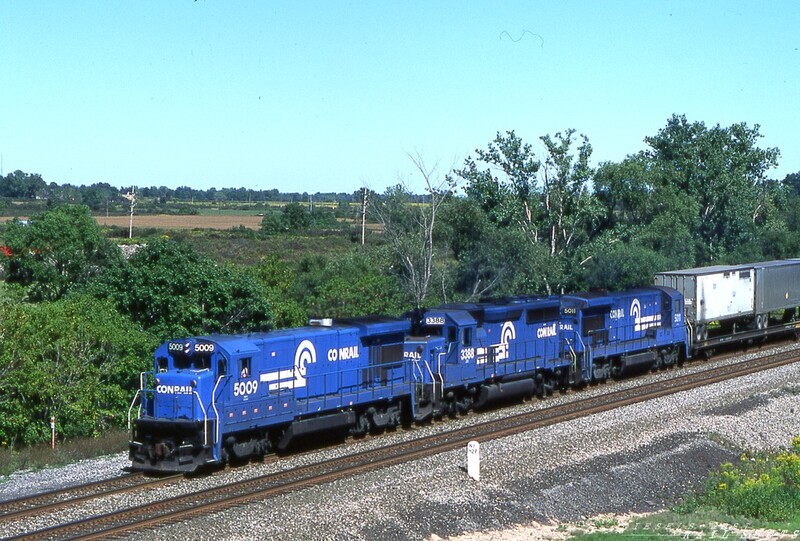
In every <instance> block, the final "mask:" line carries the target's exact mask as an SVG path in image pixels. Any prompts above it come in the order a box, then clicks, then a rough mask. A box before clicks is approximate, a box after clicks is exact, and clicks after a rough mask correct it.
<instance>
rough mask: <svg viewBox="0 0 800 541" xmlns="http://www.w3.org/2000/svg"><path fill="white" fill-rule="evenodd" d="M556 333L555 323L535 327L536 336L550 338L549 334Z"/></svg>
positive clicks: (554, 334) (553, 334)
mask: <svg viewBox="0 0 800 541" xmlns="http://www.w3.org/2000/svg"><path fill="white" fill-rule="evenodd" d="M557 334H558V333H557V332H556V324H555V323H553V324H552V325H546V326H544V327H539V328H538V329H536V338H550V337H551V336H556V335H557Z"/></svg>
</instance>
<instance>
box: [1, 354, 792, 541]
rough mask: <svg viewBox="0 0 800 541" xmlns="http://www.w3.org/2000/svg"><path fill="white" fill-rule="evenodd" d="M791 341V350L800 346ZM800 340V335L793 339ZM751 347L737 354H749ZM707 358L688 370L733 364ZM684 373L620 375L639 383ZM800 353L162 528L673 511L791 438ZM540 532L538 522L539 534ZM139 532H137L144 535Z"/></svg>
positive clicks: (317, 454) (222, 535)
mask: <svg viewBox="0 0 800 541" xmlns="http://www.w3.org/2000/svg"><path fill="white" fill-rule="evenodd" d="M789 348H790V347H786V348H782V349H789ZM791 348H794V346H791ZM741 358H742V357H740V358H739V359H736V360H740V359H741ZM730 362H733V360H728V361H717V362H713V363H709V362H707V363H702V362H694V363H691V364H688V365H687V366H686V367H684V368H683V369H682V371H681V372H690V371H695V370H703V369H706V368H709V367H710V366H711V365H712V364H714V365H717V364H728V363H730ZM674 375H676V372H675V371H670V372H662V373H658V374H651V375H648V376H645V377H643V378H638V379H631V380H625V381H623V382H621V383H615V384H614V388H619V387H628V386H635V385H639V384H642V383H645V382H649V381H654V380H658V379H663V378H669V377H673V376H674ZM610 388H611V385H605V386H598V387H592V388H589V389H587V390H585V391H582V392H580V393H577V394H570V395H565V396H558V395H555V396H552V397H549V398H548V399H546V400H542V401H536V400H534V401H532V402H526V403H523V404H520V405H517V406H513V407H508V408H503V409H498V410H495V411H491V412H486V413H483V414H481V415H476V416H470V417H465V418H462V419H458V420H454V421H448V422H445V423H435V424H433V425H431V426H427V427H424V428H419V429H416V430H413V431H410V432H405V431H399V432H397V433H393V434H389V435H386V436H384V437H380V438H371V439H366V440H363V441H357V442H353V443H352V444H351V445H348V446H347V447H346V448H344V449H342V448H341V447H336V448H330V449H321V450H318V451H314V452H312V453H307V454H302V455H297V456H289V457H287V458H285V459H281V460H278V461H267V462H265V463H264V464H259V465H251V466H248V467H240V468H236V469H232V470H230V471H227V472H224V475H215V476H209V477H202V478H194V479H191V480H187V481H185V482H181V483H179V484H176V485H169V486H166V487H163V488H161V489H159V490H157V491H151V492H150V493H148V494H137V495H124V496H117V497H109V498H107V499H106V500H104V501H102V502H94V503H92V505H91V506H88V505H87V506H84V507H83V508H81V509H77V510H76V509H73V510H71V511H62V512H56V513H54V514H53V515H51V516H46V517H40V518H39V519H37V520H30V521H27V522H22V521H19V522H11V523H8V524H6V523H2V522H0V537H6V536H10V535H16V534H19V533H23V532H25V531H32V530H35V529H39V528H44V527H47V526H49V525H51V524H52V523H54V521H56V520H66V519H71V520H75V519H78V518H82V517H85V516H91V515H93V514H97V513H100V512H103V511H108V510H111V509H115V508H119V507H121V506H127V507H130V506H135V505H141V504H144V503H147V502H150V501H154V500H157V499H162V498H167V497H170V496H174V495H177V494H182V493H186V492H191V491H194V490H198V489H200V488H201V487H205V486H210V485H216V484H221V483H224V482H230V481H232V480H235V479H239V478H244V477H252V476H255V475H260V474H264V473H268V472H270V471H276V470H279V469H288V468H294V467H297V466H299V465H302V464H305V463H309V462H315V461H320V460H325V459H326V458H330V457H332V456H334V455H339V454H343V453H345V452H353V451H356V450H361V449H364V448H368V447H375V446H382V445H386V444H388V443H390V442H392V441H395V440H401V439H402V440H406V439H412V438H417V437H420V436H423V435H426V434H429V433H432V432H434V431H440V430H445V429H450V428H455V427H456V426H460V425H466V424H474V423H477V422H485V421H488V420H490V419H493V418H499V417H505V416H508V415H510V414H513V413H515V412H519V411H522V410H530V409H533V408H545V407H549V406H551V405H554V404H556V403H560V402H563V401H569V400H574V399H575V398H576V397H585V396H588V395H594V394H599V393H603V392H607V391H608V390H610ZM798 412H800V364H794V365H790V366H787V367H782V368H778V369H774V370H769V371H766V372H761V373H758V374H755V375H753V376H750V377H747V378H739V379H736V380H730V381H726V382H722V383H718V384H715V385H712V386H707V387H704V388H701V389H697V390H693V391H687V392H681V393H675V394H673V395H670V396H667V397H663V398H659V399H656V400H652V401H649V402H646V403H644V404H637V405H632V406H627V407H624V408H619V409H616V410H613V411H611V412H606V413H602V414H598V415H594V416H591V417H586V418H582V419H578V420H576V421H572V422H569V423H562V424H559V425H555V426H551V427H546V428H542V429H539V430H536V431H532V432H528V433H526V434H522V435H518V436H513V437H508V438H502V439H498V440H491V441H486V442H482V443H481V447H480V456H481V470H480V481H479V482H476V481H474V480H472V479H470V478H469V477H468V476H467V473H466V449H464V450H457V451H452V452H448V453H443V454H440V455H437V456H434V457H430V458H426V459H424V460H419V461H414V462H409V463H406V464H403V465H399V466H395V467H391V468H386V469H382V470H380V471H377V472H372V473H369V474H364V475H359V476H357V477H354V478H351V479H348V480H343V481H337V482H334V483H330V484H328V485H324V486H321V487H314V488H310V489H305V490H301V491H298V492H295V493H291V494H287V495H284V496H281V497H278V498H273V499H270V500H267V501H264V502H259V503H255V504H249V505H243V506H240V507H236V508H233V509H230V510H227V511H225V512H222V513H217V514H214V515H211V516H208V517H205V518H200V519H193V520H191V521H188V522H183V523H179V524H174V525H170V526H164V527H161V528H160V529H159V530H157V531H154V532H151V535H153V536H154V537H157V538H159V539H181V540H185V539H208V538H216V539H230V540H238V539H256V538H260V539H276V540H282V539H285V540H296V539H331V540H333V539H336V540H340V539H352V540H373V539H396V540H406V539H409V540H415V539H437V538H447V537H452V536H458V535H463V534H465V533H469V532H486V531H489V530H492V531H495V530H502V529H509V530H510V529H514V528H516V527H518V526H524V525H527V524H530V523H532V522H538V523H548V522H569V521H576V520H583V519H586V518H589V517H593V516H597V515H599V514H604V513H613V514H622V513H630V512H648V511H656V510H659V509H663V508H665V507H667V506H669V505H670V504H672V503H674V502H676V501H677V500H678V499H679V498H680V497H682V496H683V495H685V494H687V493H688V492H689V491H691V490H692V489H693V488H694V487H696V486H697V485H698V483H701V482H702V480H703V479H704V477H705V475H706V474H707V472H708V470H709V469H711V468H714V467H717V466H718V465H719V464H721V463H723V462H726V461H732V460H735V459H736V458H738V457H739V455H740V454H741V452H742V451H743V450H763V449H777V448H781V447H787V446H788V445H789V443H790V441H791V438H792V437H793V436H795V435H800V415H798ZM127 465H128V463H127V460H126V456H125V455H123V454H120V455H116V456H113V457H108V458H105V459H99V460H93V461H83V462H81V463H78V464H74V465H72V466H69V467H66V468H58V469H53V470H45V471H41V472H23V473H19V474H15V475H13V476H10V477H8V478H0V501H1V500H5V499H11V498H16V497H20V496H22V495H25V494H29V493H32V492H39V491H44V490H50V489H53V488H56V487H59V486H69V485H72V484H80V483H85V482H89V481H91V480H96V479H102V478H107V477H109V476H111V475H119V474H121V473H123V471H122V468H124V467H125V466H127ZM526 535H527V534H526ZM134 538H138V536H135V535H131V536H130V539H134Z"/></svg>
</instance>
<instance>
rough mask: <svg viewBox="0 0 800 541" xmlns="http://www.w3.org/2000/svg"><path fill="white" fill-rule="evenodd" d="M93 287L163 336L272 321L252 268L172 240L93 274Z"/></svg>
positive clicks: (237, 328) (245, 327)
mask: <svg viewBox="0 0 800 541" xmlns="http://www.w3.org/2000/svg"><path fill="white" fill-rule="evenodd" d="M92 291H93V293H94V294H95V295H96V296H98V297H100V298H106V297H108V298H110V299H112V300H113V301H114V302H115V303H116V305H117V306H118V307H119V309H120V311H121V312H122V313H123V314H126V315H128V316H129V317H130V318H131V319H132V320H134V321H135V322H137V323H139V324H140V325H142V326H143V327H144V328H145V329H147V330H148V331H150V332H152V333H154V334H156V335H157V336H158V337H159V338H162V339H166V338H173V337H176V336H187V335H198V334H205V333H212V332H245V331H250V330H256V329H260V328H264V327H266V326H268V325H269V324H270V322H271V312H270V307H269V304H268V302H267V294H266V291H265V290H264V288H263V287H262V286H261V285H260V284H259V283H258V282H257V281H256V280H255V279H254V278H253V277H252V276H251V275H250V274H248V273H246V272H245V271H242V270H241V269H239V268H237V267H233V266H229V265H217V264H216V263H214V261H212V260H211V259H209V258H206V257H204V256H201V255H200V254H198V253H197V252H196V251H194V250H193V249H192V248H191V247H190V246H189V245H187V244H182V243H178V242H175V241H169V240H160V241H155V242H152V243H150V244H148V245H147V246H145V247H143V248H141V249H139V250H137V252H136V253H135V254H134V255H133V256H132V257H131V258H130V260H129V261H128V263H127V264H125V265H123V266H120V267H117V268H114V269H112V270H110V271H109V272H107V273H105V274H104V275H103V276H102V277H101V278H100V279H98V280H96V281H95V283H93V284H92Z"/></svg>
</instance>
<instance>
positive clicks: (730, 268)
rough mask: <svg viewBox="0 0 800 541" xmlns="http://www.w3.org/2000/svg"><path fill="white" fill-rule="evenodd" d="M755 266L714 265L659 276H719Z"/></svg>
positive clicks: (669, 272)
mask: <svg viewBox="0 0 800 541" xmlns="http://www.w3.org/2000/svg"><path fill="white" fill-rule="evenodd" d="M754 267H755V265H752V264H750V265H712V266H710V267H700V268H696V269H683V270H675V271H667V272H659V273H656V274H657V275H659V274H661V275H679V276H681V275H685V276H700V275H703V274H718V273H720V272H736V271H741V270H747V269H752V268H754Z"/></svg>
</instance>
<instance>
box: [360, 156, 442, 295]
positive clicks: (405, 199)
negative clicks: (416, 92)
mask: <svg viewBox="0 0 800 541" xmlns="http://www.w3.org/2000/svg"><path fill="white" fill-rule="evenodd" d="M409 158H410V159H411V161H412V162H413V163H414V166H415V167H416V168H417V171H418V172H419V173H420V175H421V176H422V179H423V181H424V183H425V191H426V195H425V198H424V200H423V201H422V202H421V203H420V204H413V203H412V200H411V193H410V192H409V191H408V190H407V189H406V188H405V186H403V185H402V184H398V185H396V186H394V187H392V188H389V189H387V191H386V194H385V195H384V197H383V198H381V199H377V198H375V199H373V200H372V201H371V203H369V204H370V209H371V210H370V212H371V214H372V216H374V217H375V218H376V219H377V220H378V221H379V222H380V223H381V224H382V225H383V229H384V237H385V238H386V239H387V241H388V243H389V245H390V246H391V249H392V250H393V253H394V258H395V264H396V266H397V268H398V269H399V273H398V274H399V276H400V279H401V281H402V282H403V285H404V287H405V289H406V291H407V292H408V295H409V297H411V299H412V301H413V302H414V305H415V306H417V307H420V306H423V304H424V303H425V299H426V298H427V297H428V294H429V290H430V287H431V281H432V280H433V278H434V275H435V274H440V273H436V272H435V271H436V268H437V265H440V264H441V261H440V260H441V259H442V258H443V257H444V254H443V253H442V251H441V250H439V248H438V247H437V245H436V243H435V233H436V230H437V227H438V222H437V220H438V213H439V208H440V206H441V205H442V203H443V202H444V201H445V200H446V198H447V197H448V196H449V195H450V190H449V189H447V187H446V184H447V181H448V179H447V178H439V177H438V176H437V171H436V170H437V167H436V166H434V167H428V166H427V165H426V164H425V162H424V160H423V158H422V157H421V156H420V155H419V154H417V155H415V156H411V155H409Z"/></svg>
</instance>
